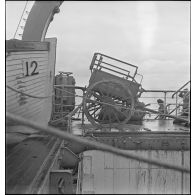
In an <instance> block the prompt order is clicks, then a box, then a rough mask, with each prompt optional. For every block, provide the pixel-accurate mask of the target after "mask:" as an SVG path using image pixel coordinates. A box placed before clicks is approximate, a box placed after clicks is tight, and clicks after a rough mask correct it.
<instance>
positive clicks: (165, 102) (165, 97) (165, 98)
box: [164, 91, 167, 114]
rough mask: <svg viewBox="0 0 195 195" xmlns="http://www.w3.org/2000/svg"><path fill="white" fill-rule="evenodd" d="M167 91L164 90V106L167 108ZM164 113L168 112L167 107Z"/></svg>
mask: <svg viewBox="0 0 195 195" xmlns="http://www.w3.org/2000/svg"><path fill="white" fill-rule="evenodd" d="M166 100H167V92H166V91H165V92H164V106H165V108H166V104H167V101H166ZM164 114H166V109H164Z"/></svg>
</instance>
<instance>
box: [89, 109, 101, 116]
mask: <svg viewBox="0 0 195 195" xmlns="http://www.w3.org/2000/svg"><path fill="white" fill-rule="evenodd" d="M98 109H99V108H96V109H94V111H93V113H90V115H91V116H93V115H94V114H95V112H97V110H98Z"/></svg>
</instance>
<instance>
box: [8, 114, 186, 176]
mask: <svg viewBox="0 0 195 195" xmlns="http://www.w3.org/2000/svg"><path fill="white" fill-rule="evenodd" d="M6 117H7V118H8V119H10V120H13V121H15V122H17V123H19V124H21V125H24V126H27V127H30V128H33V129H37V130H40V131H43V132H46V133H49V134H52V135H55V136H58V137H60V138H62V139H66V140H69V141H71V142H76V143H78V144H82V145H86V146H89V147H92V148H93V149H96V150H101V151H105V152H111V153H113V154H116V155H119V156H122V157H126V158H130V159H133V160H137V161H141V162H145V163H150V164H152V165H156V166H160V167H164V168H166V169H172V170H175V171H180V172H185V173H190V169H189V168H184V167H182V166H178V165H172V164H169V163H167V162H162V161H158V160H154V159H148V158H145V157H142V156H138V155H134V154H130V153H129V151H125V150H121V149H118V148H115V147H112V146H109V145H106V144H103V143H99V142H97V141H91V140H88V139H86V138H82V137H79V136H76V135H72V134H70V133H68V132H64V131H61V130H59V129H57V128H54V127H48V126H47V125H42V124H37V123H36V122H33V121H31V120H28V119H25V118H23V117H20V116H17V115H14V114H11V113H9V112H7V113H6Z"/></svg>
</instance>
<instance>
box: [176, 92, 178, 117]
mask: <svg viewBox="0 0 195 195" xmlns="http://www.w3.org/2000/svg"><path fill="white" fill-rule="evenodd" d="M175 103H176V110H175V115H176V116H177V109H178V108H177V103H178V96H177V93H176V99H175Z"/></svg>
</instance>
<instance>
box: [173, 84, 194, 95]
mask: <svg viewBox="0 0 195 195" xmlns="http://www.w3.org/2000/svg"><path fill="white" fill-rule="evenodd" d="M190 82H191V81H188V82H187V83H185V84H184V85H183V86H182V87H180V88H179V89H178V90H177V91H176V92H175V93H174V94H173V95H172V98H174V96H175V94H177V93H178V92H179V91H181V89H183V88H184V87H185V86H186V85H187V84H188V83H190Z"/></svg>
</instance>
